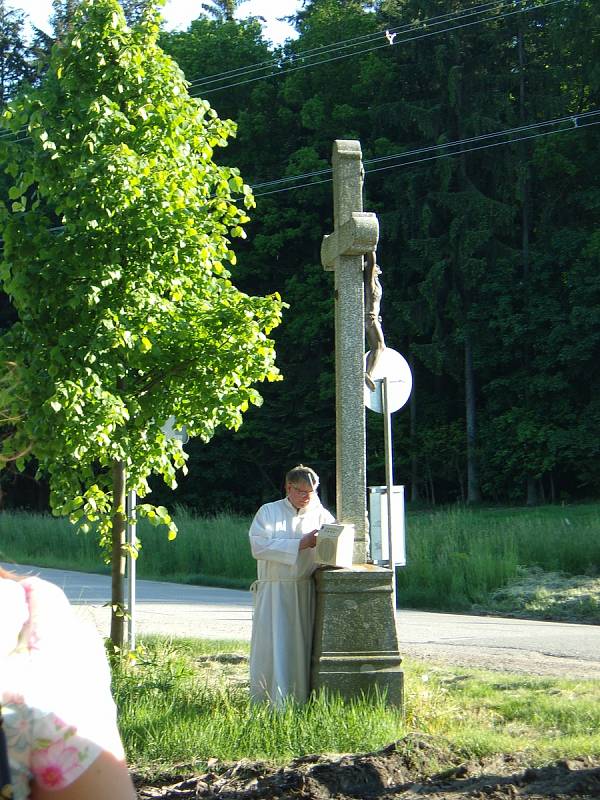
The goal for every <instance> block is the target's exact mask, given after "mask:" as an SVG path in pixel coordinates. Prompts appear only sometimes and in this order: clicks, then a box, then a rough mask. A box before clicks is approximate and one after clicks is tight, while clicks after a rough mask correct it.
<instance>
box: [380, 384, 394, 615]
mask: <svg viewBox="0 0 600 800" xmlns="http://www.w3.org/2000/svg"><path fill="white" fill-rule="evenodd" d="M381 393H382V406H383V434H384V443H385V482H386V485H387V490H386V493H387V517H388V519H387V533H388V553H389V557H390V570H391V571H392V608H393V609H394V612H395V611H396V564H395V558H394V535H393V524H392V492H393V490H394V461H393V455H392V415H391V413H390V408H389V395H388V379H387V376H386V377H385V378H384V379H383V381H382V383H381Z"/></svg>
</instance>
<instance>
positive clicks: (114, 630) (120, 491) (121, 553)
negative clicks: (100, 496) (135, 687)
mask: <svg viewBox="0 0 600 800" xmlns="http://www.w3.org/2000/svg"><path fill="white" fill-rule="evenodd" d="M112 475H113V518H112V550H111V575H112V593H111V617H110V639H111V642H112V645H113V648H114V649H115V651H121V650H123V646H124V644H125V616H124V613H125V549H124V547H125V523H126V516H125V493H126V487H125V464H124V463H123V462H122V461H113V465H112Z"/></svg>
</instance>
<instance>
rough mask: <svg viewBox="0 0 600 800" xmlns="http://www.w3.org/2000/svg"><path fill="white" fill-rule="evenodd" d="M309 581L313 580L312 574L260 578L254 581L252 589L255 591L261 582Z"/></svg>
mask: <svg viewBox="0 0 600 800" xmlns="http://www.w3.org/2000/svg"><path fill="white" fill-rule="evenodd" d="M308 581H312V575H304V576H302V577H299V578H260V580H256V581H254V583H253V584H252V586H251V587H250V591H251V592H255V591H256V590H257V589H258V586H259V584H261V583H308Z"/></svg>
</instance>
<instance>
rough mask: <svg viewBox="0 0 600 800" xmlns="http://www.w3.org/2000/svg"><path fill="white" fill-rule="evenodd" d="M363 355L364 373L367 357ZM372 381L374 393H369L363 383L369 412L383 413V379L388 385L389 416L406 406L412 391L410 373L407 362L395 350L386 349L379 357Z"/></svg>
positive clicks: (366, 354)
mask: <svg viewBox="0 0 600 800" xmlns="http://www.w3.org/2000/svg"><path fill="white" fill-rule="evenodd" d="M368 355H369V354H368V353H365V371H366V368H367V356H368ZM371 377H372V379H373V382H374V384H375V391H373V392H372V391H371V390H370V389H369V387H368V386H367V384H366V383H365V405H366V406H367V408H370V409H371V411H376V412H377V413H378V414H382V413H383V389H382V386H383V379H384V378H387V379H388V381H387V385H388V408H389V411H390V414H391V413H392V411H397V410H398V409H399V408H402V406H403V405H405V404H406V402H407V400H408V398H409V397H410V392H411V390H412V373H411V371H410V367H409V366H408V362H407V361H406V359H405V358H404V356H402V355H401V354H400V353H399V352H398V351H397V350H392V349H391V347H386V348H384V350H382V352H381V353H380V355H379V358H378V359H377V361H376V363H375V368H374V370H373V374H372V376H371Z"/></svg>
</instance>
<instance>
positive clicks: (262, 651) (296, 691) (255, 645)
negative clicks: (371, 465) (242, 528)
mask: <svg viewBox="0 0 600 800" xmlns="http://www.w3.org/2000/svg"><path fill="white" fill-rule="evenodd" d="M318 485H319V478H318V476H317V474H316V472H314V470H312V469H310V467H305V466H303V465H302V464H301V465H299V466H298V467H294V469H292V470H290V471H289V472H288V473H287V475H286V479H285V490H286V496H285V498H283V500H277V501H276V502H274V503H267V504H266V505H264V506H261V507H260V508H259V510H258V512H257V513H256V516H255V517H254V520H253V522H252V525H251V527H250V546H251V548H252V555H253V556H254V558H256V560H257V573H258V580H257V581H256V582H255V583H254V584H253V590H254V591H255V603H254V618H253V624H252V641H251V644H250V697H251V699H252V701H254V702H261V701H265V700H267V701H268V702H270V703H271V704H272V705H273V706H275V707H280V706H281V705H282V704H283V702H284V701H285V699H286V698H293V699H295V700H297V701H298V702H301V703H302V702H304V701H305V700H306V699H307V697H308V693H309V674H310V657H311V648H312V636H313V623H314V613H315V590H314V583H313V580H312V577H311V576H312V574H313V572H314V571H315V569H316V565H315V556H314V547H315V545H316V543H317V532H318V530H319V528H321V526H322V525H325V524H326V523H329V522H333V521H334V519H333V517H332V515H331V514H330V513H329V511H327V510H326V509H325V508H324V507H323V506H322V505H321V501H320V500H319V497H318V496H317V487H318Z"/></svg>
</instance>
